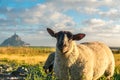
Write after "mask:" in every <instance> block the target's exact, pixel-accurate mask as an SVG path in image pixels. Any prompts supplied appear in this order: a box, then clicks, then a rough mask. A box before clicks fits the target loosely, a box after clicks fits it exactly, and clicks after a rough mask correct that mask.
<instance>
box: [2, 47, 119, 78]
mask: <svg viewBox="0 0 120 80" xmlns="http://www.w3.org/2000/svg"><path fill="white" fill-rule="evenodd" d="M53 51H55V48H52V47H0V65H1V64H4V65H10V66H12V67H13V70H15V69H17V67H19V66H25V67H27V68H28V69H29V74H28V75H27V77H26V80H55V78H54V77H52V78H51V77H49V76H47V75H46V74H45V73H44V71H43V69H42V66H43V64H44V62H45V60H46V59H47V57H48V55H49V54H50V53H51V52H53ZM118 52H120V51H118ZM114 57H115V64H116V69H115V74H114V77H113V79H112V80H120V53H115V54H114ZM11 71H12V70H11ZM100 80H106V79H105V77H104V76H103V77H102V78H101V79H100Z"/></svg>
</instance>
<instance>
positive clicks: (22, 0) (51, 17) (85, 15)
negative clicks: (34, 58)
mask: <svg viewBox="0 0 120 80" xmlns="http://www.w3.org/2000/svg"><path fill="white" fill-rule="evenodd" d="M119 4H120V1H119V0H114V1H113V0H0V43H2V42H3V41H4V40H5V39H6V38H8V37H10V36H12V35H13V34H14V32H16V33H17V34H18V35H19V36H20V37H21V38H22V40H24V41H25V42H27V43H30V44H31V45H33V46H55V42H56V40H55V39H54V38H52V37H50V36H49V34H48V33H47V31H46V28H47V27H49V28H51V29H53V30H54V31H56V32H57V31H60V30H69V31H71V32H73V33H74V34H75V33H85V34H86V37H85V38H84V39H83V40H81V41H79V42H78V43H80V42H88V41H102V42H104V43H106V44H108V45H109V46H120V14H119V13H120V5H119Z"/></svg>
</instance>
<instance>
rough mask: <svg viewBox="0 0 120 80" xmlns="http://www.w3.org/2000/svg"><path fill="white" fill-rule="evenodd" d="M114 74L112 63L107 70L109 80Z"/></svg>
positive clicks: (106, 74)
mask: <svg viewBox="0 0 120 80" xmlns="http://www.w3.org/2000/svg"><path fill="white" fill-rule="evenodd" d="M113 74H114V65H110V66H109V67H108V68H107V70H106V71H105V76H106V77H107V80H110V78H111V77H112V76H113Z"/></svg>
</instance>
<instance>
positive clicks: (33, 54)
mask: <svg viewBox="0 0 120 80" xmlns="http://www.w3.org/2000/svg"><path fill="white" fill-rule="evenodd" d="M53 51H55V49H54V48H48V47H46V48H43V47H0V63H2V62H5V61H6V62H9V61H16V63H19V64H32V65H35V64H39V63H41V62H44V61H45V60H46V58H47V56H48V54H50V53H51V52H53Z"/></svg>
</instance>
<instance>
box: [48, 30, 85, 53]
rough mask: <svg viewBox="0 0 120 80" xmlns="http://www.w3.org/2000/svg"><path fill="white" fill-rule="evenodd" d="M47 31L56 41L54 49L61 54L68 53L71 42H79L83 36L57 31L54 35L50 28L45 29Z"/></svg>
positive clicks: (81, 34)
mask: <svg viewBox="0 0 120 80" xmlns="http://www.w3.org/2000/svg"><path fill="white" fill-rule="evenodd" d="M47 31H48V33H49V34H50V35H51V36H52V37H55V38H56V39H57V44H56V47H57V49H58V50H59V51H60V52H61V53H66V52H68V51H69V49H70V48H71V45H72V44H71V43H72V41H73V40H81V39H82V38H83V37H84V36H85V34H83V33H79V34H75V35H73V34H72V33H71V32H69V31H59V32H57V33H55V32H54V31H53V30H51V29H50V28H47Z"/></svg>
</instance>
